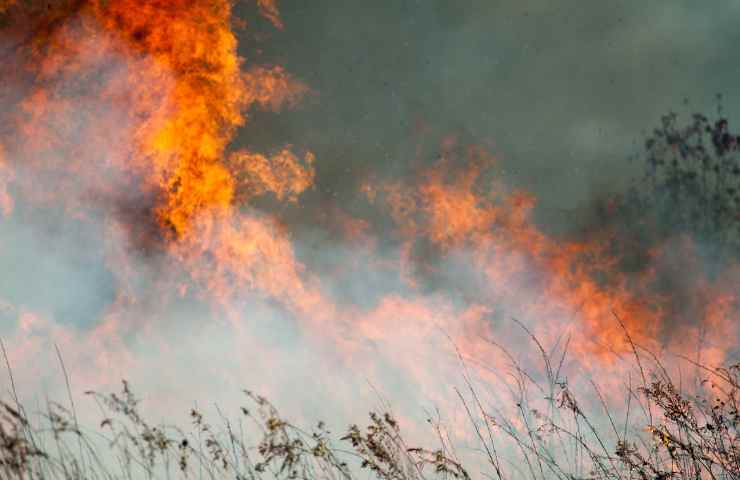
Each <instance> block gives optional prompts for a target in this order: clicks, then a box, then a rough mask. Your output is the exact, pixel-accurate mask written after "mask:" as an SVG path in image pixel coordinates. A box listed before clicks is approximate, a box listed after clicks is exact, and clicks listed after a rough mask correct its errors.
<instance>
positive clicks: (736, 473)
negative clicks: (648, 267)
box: [0, 327, 740, 480]
mask: <svg viewBox="0 0 740 480" xmlns="http://www.w3.org/2000/svg"><path fill="white" fill-rule="evenodd" d="M523 328H524V327H523ZM525 331H526V329H525ZM527 333H528V332H527ZM530 338H531V340H532V343H533V345H535V347H536V349H537V350H538V351H539V356H540V357H541V360H542V362H543V363H542V365H543V368H542V371H540V372H528V371H526V370H525V369H524V368H522V367H521V366H520V365H519V364H517V363H516V362H514V361H513V359H512V369H511V371H510V372H507V373H508V374H509V375H510V378H513V379H514V381H513V382H511V383H510V385H513V387H512V388H511V394H512V395H513V396H512V399H513V401H514V402H515V407H516V408H515V409H514V410H515V411H516V412H518V413H517V414H516V415H517V416H518V418H513V417H511V416H510V414H509V416H507V415H504V414H502V413H501V410H497V409H496V408H495V407H494V406H493V405H487V404H486V402H485V401H484V400H482V398H481V396H480V395H479V392H478V390H477V388H476V387H474V383H473V381H472V380H471V378H470V376H469V373H468V370H467V367H466V365H465V362H463V364H462V367H461V372H462V373H461V375H462V376H463V378H464V381H465V384H466V385H467V391H466V392H462V391H458V395H459V398H460V402H461V403H462V405H463V407H464V409H465V412H466V413H467V416H468V419H469V421H470V425H471V429H472V430H471V431H472V434H473V436H474V438H476V439H477V442H478V443H479V445H478V448H477V451H478V452H480V453H481V458H482V459H483V460H482V461H481V462H479V463H476V464H475V465H472V464H471V466H470V467H469V468H466V467H465V466H463V464H462V462H461V461H460V460H459V458H458V457H457V455H456V454H455V449H454V447H453V446H452V444H451V441H450V439H449V436H447V437H445V435H444V434H442V430H441V428H442V427H441V426H440V425H436V424H434V422H432V427H433V428H432V430H433V431H434V433H435V435H434V437H435V438H437V441H438V445H439V447H438V448H436V449H427V448H421V447H417V446H413V445H409V444H408V443H407V441H406V440H405V439H404V436H403V434H402V432H401V429H400V427H399V423H398V421H397V420H396V419H395V418H394V416H393V415H392V414H391V413H390V412H382V411H380V412H370V414H369V418H368V419H367V421H366V422H365V423H364V424H362V425H360V424H355V425H350V426H349V427H348V428H347V430H346V431H345V432H344V433H343V434H340V435H334V434H332V432H330V431H329V430H328V429H327V428H326V426H325V424H324V423H323V422H319V423H318V424H316V425H314V426H313V427H312V428H308V429H304V428H300V427H298V426H296V425H295V424H293V423H291V422H289V421H287V420H286V419H284V418H283V417H282V416H281V415H280V413H279V412H278V410H277V409H276V408H275V407H274V405H273V404H271V403H270V402H269V401H268V400H267V399H265V398H263V397H261V396H259V395H256V394H254V393H252V392H249V391H245V392H244V394H245V402H246V403H245V406H244V407H242V408H241V409H240V412H239V415H238V416H235V417H234V418H233V419H228V418H227V417H226V416H225V415H223V414H222V413H221V411H220V410H219V416H220V418H219V422H218V426H217V427H216V426H214V425H213V424H211V423H209V421H207V420H206V418H205V417H204V414H203V413H202V412H200V411H198V410H196V409H193V410H192V411H191V412H190V419H191V425H190V426H189V428H187V429H181V428H177V427H173V426H166V425H153V424H151V423H150V422H149V421H147V420H146V419H145V418H144V416H143V414H142V413H141V411H140V408H139V400H138V399H137V398H136V396H135V395H134V394H133V392H132V390H131V388H130V386H129V384H128V383H127V382H126V381H124V382H123V384H122V388H121V391H120V392H118V393H107V394H103V393H97V392H87V394H88V396H89V397H90V399H91V400H92V401H94V402H95V403H96V404H97V405H98V407H99V408H100V411H101V413H102V419H101V421H100V423H99V425H98V426H97V427H96V428H94V429H91V430H89V431H88V430H83V429H82V428H81V427H80V426H79V425H78V421H77V417H76V414H75V412H74V406H73V405H72V406H71V408H69V409H68V408H65V407H63V406H62V405H60V404H57V403H52V402H49V403H47V405H46V408H45V412H43V415H42V416H41V420H40V421H38V422H36V423H35V424H32V422H31V421H30V420H29V417H28V415H27V413H26V411H25V409H24V408H23V406H22V405H20V404H19V403H18V402H17V400H14V402H11V403H4V402H3V403H0V474H1V476H2V478H3V479H24V480H25V479H27V480H35V479H65V480H66V479H69V480H72V479H91V480H92V479H140V478H142V479H155V478H156V479H160V478H161V479H174V478H191V479H227V478H228V479H237V480H247V479H249V480H255V479H262V478H278V479H293V478H295V479H298V478H300V479H330V480H334V479H347V480H349V479H351V478H356V477H360V478H367V477H368V476H371V477H372V476H374V477H377V478H380V479H388V480H391V479H393V480H420V479H425V478H431V477H441V478H453V479H468V478H471V477H476V478H482V477H490V478H498V479H516V478H531V479H535V480H536V479H550V478H557V479H568V480H573V479H585V478H590V479H625V480H626V479H640V480H647V479H680V480H684V479H685V480H689V479H691V480H696V479H715V480H724V479H740V433H739V431H738V425H739V423H740V416H738V394H739V392H740V364H736V365H731V366H728V367H727V368H720V369H711V368H708V367H705V366H702V365H697V364H694V362H691V360H689V359H684V361H685V362H689V363H692V364H693V366H694V367H695V368H697V369H698V371H700V372H702V378H701V384H700V388H698V389H697V392H698V393H696V392H695V393H691V394H690V393H689V392H687V391H682V390H681V389H680V388H678V386H677V384H676V382H674V381H673V380H672V379H671V377H670V376H669V374H668V372H667V371H666V369H665V368H663V366H662V365H661V364H660V362H658V360H657V359H656V358H655V357H654V356H652V355H651V354H650V353H649V352H645V351H643V350H641V349H640V348H639V346H637V345H634V344H632V347H633V353H634V362H635V366H636V369H637V371H639V375H640V381H639V385H637V386H635V387H632V386H628V387H627V388H626V389H625V392H624V395H625V408H624V411H622V412H620V415H621V417H620V418H619V419H617V418H616V417H615V414H613V413H612V412H611V411H610V409H609V407H608V406H607V402H606V401H605V399H604V398H603V396H602V394H601V392H600V390H599V389H598V387H597V385H596V384H595V383H593V384H592V385H593V392H591V394H590V397H591V399H592V400H593V399H594V398H595V399H596V403H595V405H596V407H597V408H587V407H585V406H583V405H582V401H581V399H579V398H578V397H577V396H576V394H575V393H574V392H573V391H572V390H571V388H570V386H569V384H568V382H567V381H566V380H565V379H564V378H563V374H562V371H561V370H562V367H563V364H564V359H565V356H566V353H567V343H566V344H565V346H564V347H563V348H561V350H560V351H559V353H550V354H548V353H546V350H545V348H543V346H542V345H541V344H540V343H539V342H538V340H537V339H536V338H535V337H534V336H530ZM461 359H462V357H461ZM9 367H10V366H9V365H8V368H9ZM10 373H11V374H12V372H10ZM65 375H66V372H65ZM11 378H12V377H11ZM536 378H539V380H535V379H536ZM12 391H13V392H14V389H12ZM702 392H705V393H702ZM70 402H71V396H70ZM583 404H584V405H586V404H587V405H591V406H592V407H593V405H594V402H593V401H585V402H583ZM543 405H544V408H543V407H542V406H543ZM586 410H589V411H586ZM509 411H510V410H509ZM622 417H623V418H622ZM245 424H248V426H249V427H250V428H249V429H248V430H249V432H252V433H250V434H246V433H244V432H245V429H244V426H245ZM363 472H364V473H363Z"/></svg>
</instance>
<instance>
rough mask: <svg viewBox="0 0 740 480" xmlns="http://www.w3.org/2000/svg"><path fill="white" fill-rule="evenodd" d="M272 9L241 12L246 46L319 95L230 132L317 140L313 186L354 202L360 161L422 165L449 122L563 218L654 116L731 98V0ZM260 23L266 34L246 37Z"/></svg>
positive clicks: (600, 187)
mask: <svg viewBox="0 0 740 480" xmlns="http://www.w3.org/2000/svg"><path fill="white" fill-rule="evenodd" d="M242 8H244V9H245V11H247V10H248V7H242ZM280 8H281V13H282V15H283V20H284V23H285V30H284V31H283V32H276V31H275V30H274V29H273V28H272V27H271V26H268V25H267V24H266V22H264V21H262V22H259V21H258V22H256V25H255V24H252V25H251V26H250V29H248V30H246V33H245V34H244V35H242V37H243V38H242V46H243V52H244V55H245V56H247V57H249V58H247V61H248V62H249V61H257V62H263V61H264V62H275V63H281V64H283V65H285V67H286V69H287V70H288V71H290V72H292V73H293V74H294V75H295V76H296V77H298V78H299V79H301V80H302V81H304V82H305V83H307V84H308V85H309V86H310V87H311V89H312V90H313V91H314V92H315V94H316V95H315V96H314V97H313V98H311V99H309V100H308V101H306V102H304V104H303V106H302V107H300V108H299V109H298V110H297V111H296V112H290V113H284V114H280V115H272V114H265V115H257V116H256V120H257V121H255V122H253V123H252V125H251V126H250V127H248V128H246V129H244V131H243V133H242V135H241V137H240V142H243V143H244V144H247V145H252V146H254V145H264V146H266V147H267V148H269V146H270V145H282V144H283V143H286V142H289V143H292V144H294V145H295V146H297V147H299V148H306V149H309V150H312V151H314V152H315V153H316V154H317V159H318V162H317V165H318V175H317V178H318V184H319V187H318V189H317V192H315V193H314V195H318V196H321V195H329V196H333V195H338V196H340V197H339V198H345V199H346V201H351V200H352V198H354V197H355V194H356V188H357V184H358V182H359V181H360V180H361V179H362V178H363V177H364V175H366V174H367V173H368V172H375V173H377V172H388V173H392V174H397V173H399V172H403V171H405V170H407V169H409V168H411V167H412V166H414V165H418V164H416V163H415V162H414V157H415V154H414V152H415V150H416V148H417V147H418V146H419V145H421V144H424V147H425V148H426V151H425V154H424V155H422V158H421V159H419V160H421V161H428V162H432V161H434V159H435V158H434V155H433V153H434V146H435V145H438V143H439V139H440V138H441V137H442V136H444V135H449V134H459V135H462V136H464V137H465V140H466V141H468V142H479V143H484V144H489V145H493V146H494V147H493V148H492V150H493V151H494V152H495V153H496V154H497V156H498V157H499V158H500V161H501V165H502V166H503V167H504V169H505V171H506V174H507V175H508V176H510V178H511V180H512V182H513V183H515V184H516V185H519V186H522V187H524V188H526V189H528V190H531V191H534V192H535V193H536V194H537V196H538V198H539V201H540V203H539V206H540V209H539V211H538V218H539V220H540V221H542V220H544V221H546V222H547V223H549V224H555V225H558V224H562V222H568V218H569V217H568V215H567V214H565V215H564V214H563V209H572V208H576V207H578V206H583V204H585V203H587V200H588V198H589V196H590V195H591V194H592V192H594V191H596V192H601V191H604V190H605V189H606V190H613V189H618V188H619V186H620V185H623V183H624V181H625V180H626V179H627V178H629V177H630V176H632V175H635V174H636V173H637V169H636V168H635V163H629V162H628V160H627V159H628V157H629V156H630V154H631V153H634V152H636V151H638V150H639V146H640V145H641V144H642V141H643V139H644V136H643V133H644V132H645V131H646V130H647V129H651V128H653V127H654V126H656V125H657V124H658V122H659V118H660V115H662V114H664V113H666V112H667V111H668V110H670V109H671V108H674V109H677V110H678V111H684V112H687V111H693V110H694V109H701V110H703V111H705V112H709V111H712V110H713V108H714V96H715V94H716V93H717V92H723V93H724V94H725V97H726V100H725V107H726V110H727V111H730V112H732V111H737V110H738V108H737V107H738V106H740V99H738V98H737V96H736V95H734V87H735V85H737V84H738V83H739V81H740V65H738V64H737V60H736V56H735V55H734V54H733V52H734V48H735V45H737V44H738V42H739V41H740V38H738V37H740V32H738V30H737V28H736V26H737V21H736V20H737V18H738V14H740V6H739V5H738V4H737V3H736V2H732V1H721V2H720V1H717V2H692V1H675V0H671V1H651V2H644V1H614V2H582V1H570V0H566V1H558V2H552V1H544V0H543V1H534V0H530V1H520V0H517V1H494V0H481V1H476V0H460V1H454V2H452V1H447V0H444V1H443V0H427V1H405V0H404V1H393V2H366V1H344V2H337V1H332V2H327V1H317V2H310V3H309V2H304V1H296V0H293V1H291V0H286V1H283V2H281V3H280ZM253 23H254V22H253ZM255 27H256V30H257V31H258V32H259V31H261V32H262V33H263V34H266V35H267V36H268V38H266V39H264V38H263V39H262V40H261V41H254V40H253V33H254V32H255ZM260 27H262V28H260ZM255 45H257V46H258V47H259V48H261V49H263V53H262V55H259V56H257V58H256V59H255V58H252V57H251V55H253V52H254V46H255ZM684 98H688V99H689V101H690V104H689V107H688V108H686V107H683V101H684ZM682 109H683V110H682ZM689 113H690V112H689ZM308 203H309V204H310V203H311V202H310V201H309V202H308ZM304 205H305V202H304ZM571 217H572V215H571Z"/></svg>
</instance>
